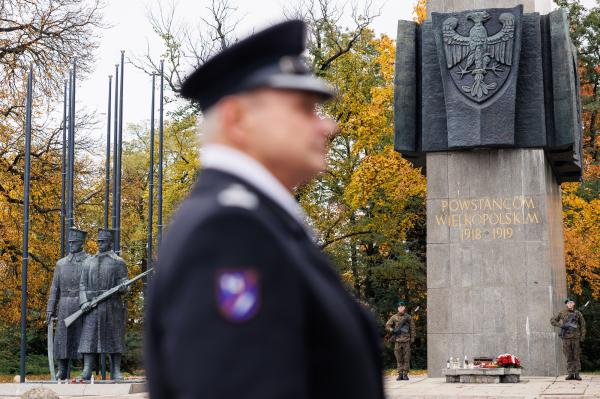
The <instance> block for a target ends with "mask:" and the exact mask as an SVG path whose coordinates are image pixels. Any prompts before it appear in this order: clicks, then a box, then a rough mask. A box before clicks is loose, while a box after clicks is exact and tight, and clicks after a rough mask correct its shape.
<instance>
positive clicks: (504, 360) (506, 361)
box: [496, 353, 521, 369]
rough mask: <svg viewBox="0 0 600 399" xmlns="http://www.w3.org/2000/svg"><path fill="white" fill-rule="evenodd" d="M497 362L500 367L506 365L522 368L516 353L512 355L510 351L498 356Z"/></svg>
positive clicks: (507, 366)
mask: <svg viewBox="0 0 600 399" xmlns="http://www.w3.org/2000/svg"><path fill="white" fill-rule="evenodd" d="M496 364H498V367H506V368H515V369H520V368H521V361H520V360H519V358H518V357H516V356H515V355H511V354H510V353H505V354H503V355H500V356H498V357H497V358H496Z"/></svg>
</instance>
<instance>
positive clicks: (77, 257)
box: [69, 250, 86, 261]
mask: <svg viewBox="0 0 600 399" xmlns="http://www.w3.org/2000/svg"><path fill="white" fill-rule="evenodd" d="M85 255H86V254H85V251H84V250H81V251H79V252H75V253H72V254H71V257H70V259H69V260H71V261H72V260H73V259H75V260H77V261H81V260H82V259H83V258H84V257H85Z"/></svg>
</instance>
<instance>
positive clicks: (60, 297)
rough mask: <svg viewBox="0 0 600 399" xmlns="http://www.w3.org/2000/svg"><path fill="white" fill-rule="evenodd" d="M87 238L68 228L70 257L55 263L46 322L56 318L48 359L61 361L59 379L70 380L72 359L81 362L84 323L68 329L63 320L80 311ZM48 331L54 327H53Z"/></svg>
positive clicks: (83, 233)
mask: <svg viewBox="0 0 600 399" xmlns="http://www.w3.org/2000/svg"><path fill="white" fill-rule="evenodd" d="M86 235H87V233H86V232H85V231H82V230H77V229H73V228H71V229H69V254H68V255H67V256H65V257H64V258H62V259H60V260H59V261H58V262H56V267H55V269H54V276H53V278H52V285H51V286H50V296H49V298H48V306H47V308H46V322H47V323H49V324H51V323H52V322H53V319H54V318H56V332H55V333H54V338H53V339H52V337H49V339H50V340H52V341H53V342H48V346H49V351H50V352H49V354H48V356H54V358H55V359H57V360H58V373H57V375H56V378H57V379H58V380H64V379H67V378H69V361H70V360H75V359H81V355H80V354H79V352H78V347H79V337H80V335H81V320H78V321H77V322H75V323H73V324H71V325H70V326H69V327H67V326H66V325H65V322H64V320H65V318H66V317H68V316H69V315H71V314H72V313H74V312H76V311H77V310H78V309H79V280H80V278H81V269H82V267H83V263H84V262H85V261H86V260H87V259H88V258H89V255H88V254H87V253H86V252H85V250H84V249H83V244H84V242H85V237H86ZM49 328H52V325H50V326H49ZM50 346H51V347H50Z"/></svg>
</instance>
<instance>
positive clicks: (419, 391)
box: [0, 375, 600, 399]
mask: <svg viewBox="0 0 600 399" xmlns="http://www.w3.org/2000/svg"><path fill="white" fill-rule="evenodd" d="M582 378H583V381H565V379H564V376H562V377H559V378H550V377H524V378H522V380H521V382H520V383H518V384H448V383H446V380H445V379H443V378H427V377H425V376H417V377H411V379H410V381H396V380H395V378H394V377H386V379H385V385H386V397H387V399H400V398H402V399H449V398H468V399H493V398H510V399H533V398H542V399H579V398H583V399H590V398H600V375H599V376H596V375H583V376H582ZM9 385H16V386H18V384H0V388H2V389H0V391H4V392H1V393H0V399H16V398H18V397H19V395H20V394H21V393H23V392H24V390H22V388H23V387H22V386H21V389H19V390H18V391H20V392H19V394H18V395H17V392H15V391H13V392H10V393H9V392H7V391H8V389H7V388H8V386H9ZM64 387H65V386H64V385H63V386H62V387H61V388H63V389H64ZM96 387H98V385H96ZM69 388H73V389H74V388H76V386H71V387H69ZM88 388H89V386H88ZM102 388H103V391H104V392H102V394H101V395H98V396H97V395H95V394H92V392H86V393H87V395H86V393H84V395H85V396H81V393H76V392H72V393H70V394H67V392H65V391H63V392H61V396H60V397H61V399H67V398H68V399H121V398H122V399H148V395H147V394H146V393H137V394H118V393H117V392H115V391H114V390H116V387H112V388H111V387H110V386H106V387H102ZM25 390H27V389H25ZM74 390H75V389H74ZM88 390H89V389H88ZM111 390H112V391H113V392H111ZM98 393H99V392H98ZM65 394H66V395H65ZM63 395H64V396H63Z"/></svg>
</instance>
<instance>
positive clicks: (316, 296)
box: [145, 21, 383, 399]
mask: <svg viewBox="0 0 600 399" xmlns="http://www.w3.org/2000/svg"><path fill="white" fill-rule="evenodd" d="M305 35H306V28H305V26H304V23H302V22H301V21H289V22H285V23H282V24H279V25H275V26H273V27H271V28H269V29H266V30H264V31H261V32H259V33H257V34H255V35H253V36H251V37H249V38H247V39H245V40H242V41H240V42H238V43H236V44H235V45H233V46H232V47H230V48H228V49H226V50H224V51H223V52H221V53H219V54H217V55H216V56H215V57H213V58H212V59H210V60H209V61H208V62H207V63H206V64H204V65H203V66H202V67H200V68H199V69H198V70H196V71H195V72H194V73H193V74H192V75H191V76H190V77H189V78H188V79H187V80H186V82H185V83H184V85H183V87H182V91H181V94H182V95H183V96H184V97H187V98H190V99H192V100H194V101H197V102H198V103H199V104H200V107H201V109H202V111H203V114H204V124H203V129H202V134H203V140H204V142H205V143H206V145H205V146H204V147H203V152H202V165H203V170H202V171H201V173H200V174H199V178H198V183H197V184H196V186H195V187H194V189H193V191H192V193H191V195H190V197H189V198H188V199H187V200H186V201H185V202H184V203H183V204H182V205H181V207H180V208H179V210H178V212H177V214H176V216H175V217H174V219H173V222H172V224H171V226H170V228H169V232H168V234H167V237H166V240H165V241H164V243H163V245H162V247H161V254H160V259H159V265H158V267H157V272H156V275H155V277H154V279H153V283H152V286H151V288H150V294H149V298H148V299H149V301H148V306H147V310H148V314H147V320H146V340H145V343H146V353H145V356H146V363H147V375H148V381H149V386H150V396H151V398H153V399H157V398H200V397H205V398H256V399H258V398H260V399H269V398H307V399H308V398H311V399H314V398H335V397H339V398H345V399H346V398H383V386H382V376H381V364H380V350H379V345H378V337H377V334H376V331H375V328H374V325H373V323H372V321H371V318H370V317H369V316H368V315H367V313H366V312H365V311H364V310H363V309H362V308H361V306H360V305H359V304H358V303H357V302H356V301H355V300H354V299H353V298H352V297H351V296H350V295H348V293H347V292H346V291H345V290H344V288H343V286H342V284H341V283H340V281H339V278H338V275H337V273H336V271H335V269H334V268H333V267H332V266H331V264H330V263H329V261H328V259H327V258H326V257H325V256H324V255H323V253H322V252H321V251H320V249H319V247H318V246H317V245H315V243H314V242H313V240H312V239H311V237H312V236H311V231H310V228H309V227H308V226H307V225H306V216H305V215H304V212H303V210H302V208H301V207H300V206H299V205H298V203H297V202H296V200H295V199H294V196H293V190H294V188H295V187H296V186H298V185H300V184H302V183H304V182H306V181H308V180H310V179H311V178H312V177H314V176H315V175H316V174H318V173H319V172H321V171H323V170H324V169H325V166H326V164H325V154H326V151H327V144H328V140H329V137H330V135H331V134H332V133H333V131H334V129H335V126H334V124H333V122H332V121H330V120H329V119H324V118H321V117H319V116H318V115H317V114H316V112H315V111H316V107H317V105H318V104H319V103H320V102H322V101H324V100H327V99H328V98H330V97H331V96H332V92H331V90H330V88H329V87H328V86H327V85H326V84H325V83H324V82H323V81H321V80H320V79H317V78H316V77H314V76H313V75H312V73H310V71H309V70H308V68H307V67H306V65H305V64H304V62H303V61H302V59H301V56H300V54H301V53H302V52H303V51H304V49H305Z"/></svg>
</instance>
